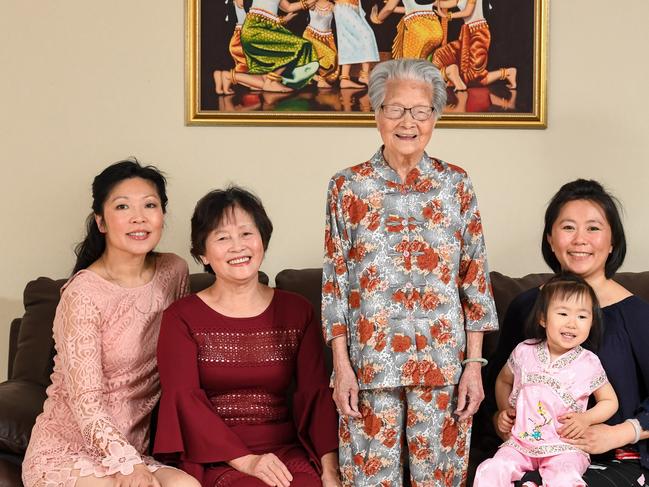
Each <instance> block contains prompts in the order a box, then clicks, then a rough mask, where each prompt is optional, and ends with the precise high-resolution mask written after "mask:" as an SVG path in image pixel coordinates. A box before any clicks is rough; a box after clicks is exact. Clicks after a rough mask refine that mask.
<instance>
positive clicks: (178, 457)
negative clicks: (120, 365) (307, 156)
mask: <svg viewBox="0 0 649 487" xmlns="http://www.w3.org/2000/svg"><path fill="white" fill-rule="evenodd" d="M272 230H273V226H272V224H271V222H270V220H269V219H268V216H267V215H266V212H265V211H264V208H263V206H262V205H261V202H260V201H259V200H258V199H257V198H256V197H255V196H253V195H252V194H250V193H248V192H247V191H245V190H242V189H240V188H237V187H231V188H228V189H226V190H216V191H212V192H210V193H208V194H207V195H206V196H205V197H203V198H202V199H201V200H200V201H199V202H198V204H197V205H196V209H195V210H194V215H193V217H192V249H191V253H192V255H193V256H194V257H195V258H196V259H197V260H200V261H201V262H202V263H203V264H204V266H205V269H206V270H207V271H209V272H213V273H214V274H216V276H217V279H216V281H215V282H214V284H213V285H212V286H210V287H209V288H207V289H205V290H204V291H201V292H199V293H198V294H195V295H191V296H188V297H187V298H184V299H181V300H179V301H176V302H175V303H174V304H173V305H171V306H170V307H169V308H168V309H167V310H166V311H165V313H164V316H163V319H162V328H161V331H160V339H159V343H158V366H159V370H160V381H161V384H162V399H161V402H160V412H159V418H158V430H157V435H156V441H155V452H156V453H158V454H161V455H163V457H164V458H166V459H171V460H174V461H175V462H176V463H177V464H178V466H179V467H180V468H182V469H183V470H185V471H187V472H189V473H191V474H192V475H194V476H195V477H196V478H197V479H199V480H200V481H201V483H202V485H203V486H204V487H208V486H209V487H225V486H236V487H257V486H259V487H262V486H265V485H271V486H281V487H288V486H289V485H293V486H300V487H310V486H320V485H324V486H327V487H329V486H338V485H340V484H339V480H338V475H337V468H338V460H337V453H336V452H337V449H338V437H337V416H336V410H335V406H334V403H333V400H332V398H331V392H330V389H329V387H328V378H327V373H326V370H325V367H324V362H323V356H322V338H321V336H320V331H319V330H320V324H319V323H317V322H316V321H315V320H314V316H313V309H312V307H311V305H310V304H309V303H308V301H307V300H305V299H304V298H302V297H300V296H298V295H296V294H292V293H289V292H285V291H281V290H277V289H272V288H269V287H268V286H265V285H263V284H260V283H259V282H258V278H257V271H258V270H259V266H260V265H261V262H262V260H263V257H264V252H265V250H266V248H267V247H268V242H269V240H270V236H271V233H272ZM293 381H294V382H295V392H294V394H293V396H292V407H289V402H288V398H287V391H288V389H289V387H290V385H291V383H292V382H293Z"/></svg>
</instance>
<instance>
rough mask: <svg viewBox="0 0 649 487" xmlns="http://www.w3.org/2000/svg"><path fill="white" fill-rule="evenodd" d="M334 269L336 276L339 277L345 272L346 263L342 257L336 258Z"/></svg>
mask: <svg viewBox="0 0 649 487" xmlns="http://www.w3.org/2000/svg"><path fill="white" fill-rule="evenodd" d="M334 267H335V269H336V274H338V275H339V276H341V275H343V274H345V273H346V272H347V262H345V259H343V257H342V255H339V256H338V257H336V259H335V261H334Z"/></svg>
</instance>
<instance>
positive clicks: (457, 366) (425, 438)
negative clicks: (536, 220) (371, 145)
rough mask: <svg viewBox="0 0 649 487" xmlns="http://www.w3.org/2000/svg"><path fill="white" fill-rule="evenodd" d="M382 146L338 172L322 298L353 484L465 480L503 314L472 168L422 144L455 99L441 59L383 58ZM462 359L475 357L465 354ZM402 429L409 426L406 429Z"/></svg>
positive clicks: (378, 91) (376, 79)
mask: <svg viewBox="0 0 649 487" xmlns="http://www.w3.org/2000/svg"><path fill="white" fill-rule="evenodd" d="M369 95H370V98H371V100H372V106H373V107H374V110H375V113H376V122H377V125H378V129H379V132H380V134H381V138H382V139H383V143H384V145H383V147H382V148H380V149H379V150H378V151H377V152H376V154H375V155H374V156H373V157H372V158H371V159H370V160H369V161H367V162H365V163H362V164H359V165H357V166H353V167H351V168H348V169H345V170H344V171H341V172H339V173H338V174H336V175H335V176H334V177H333V178H332V179H331V182H330V185H329V193H328V202H327V223H326V233H325V248H326V256H325V261H324V275H323V290H322V307H323V327H324V333H325V336H326V339H327V341H328V342H330V343H331V346H332V348H333V353H334V378H333V384H334V400H335V402H336V405H337V407H338V409H339V411H340V413H341V415H342V416H341V420H340V429H339V436H340V448H339V455H340V465H341V473H342V477H343V482H344V483H345V484H346V485H356V486H369V485H372V486H375V485H392V486H398V485H401V484H402V477H403V472H402V466H401V465H402V462H401V458H402V445H407V449H408V455H407V457H408V459H409V470H410V476H411V481H412V485H420V486H421V485H430V486H433V485H434V486H437V485H440V486H441V485H445V486H458V485H462V484H463V482H464V480H465V478H466V467H467V458H468V451H469V445H468V442H469V434H470V429H471V417H472V415H473V413H474V412H475V411H476V410H477V408H478V406H479V404H480V402H481V400H482V398H483V391H482V381H481V375H480V366H481V363H483V362H484V359H482V337H483V332H485V331H487V330H494V329H496V328H497V319H496V313H495V306H494V303H493V298H492V296H491V293H490V286H489V276H488V272H487V263H486V250H485V245H484V240H483V237H482V225H481V222H480V213H479V211H478V206H477V201H476V198H475V195H474V193H473V189H472V185H471V182H470V180H469V178H468V176H467V174H466V172H464V171H463V170H462V169H460V168H459V167H457V166H453V165H451V164H447V163H445V162H442V161H440V160H438V159H434V158H431V157H429V156H428V154H426V153H425V152H424V148H425V147H426V144H427V143H428V141H429V140H430V136H431V134H432V132H433V128H434V126H435V122H436V120H437V118H438V116H439V115H440V114H441V113H442V109H443V107H444V104H445V100H446V91H445V87H444V81H443V80H442V78H441V76H440V73H439V71H438V70H437V68H435V67H434V66H433V65H432V64H430V63H429V62H427V61H423V60H414V59H400V60H392V61H387V62H384V63H381V64H379V65H377V66H376V67H375V68H374V70H373V72H372V76H371V78H370V85H369ZM463 366H464V368H463ZM404 436H405V437H404Z"/></svg>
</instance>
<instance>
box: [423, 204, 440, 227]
mask: <svg viewBox="0 0 649 487" xmlns="http://www.w3.org/2000/svg"><path fill="white" fill-rule="evenodd" d="M422 215H423V217H424V218H425V219H426V220H428V221H430V222H431V223H432V224H433V225H439V224H440V223H442V222H443V221H444V212H443V211H442V202H441V201H440V200H433V201H431V202H430V204H428V205H426V206H424V209H423V211H422Z"/></svg>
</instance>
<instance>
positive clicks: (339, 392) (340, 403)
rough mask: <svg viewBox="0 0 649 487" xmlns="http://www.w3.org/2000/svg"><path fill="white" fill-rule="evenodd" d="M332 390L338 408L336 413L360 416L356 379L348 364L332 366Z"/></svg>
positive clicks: (353, 416)
mask: <svg viewBox="0 0 649 487" xmlns="http://www.w3.org/2000/svg"><path fill="white" fill-rule="evenodd" d="M334 370H335V372H334V392H333V398H334V402H335V403H336V407H337V408H338V413H339V414H342V415H345V416H351V417H352V418H360V417H361V413H360V411H359V410H358V380H357V379H356V374H354V369H352V366H351V365H350V364H346V365H338V366H337V367H334Z"/></svg>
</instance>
